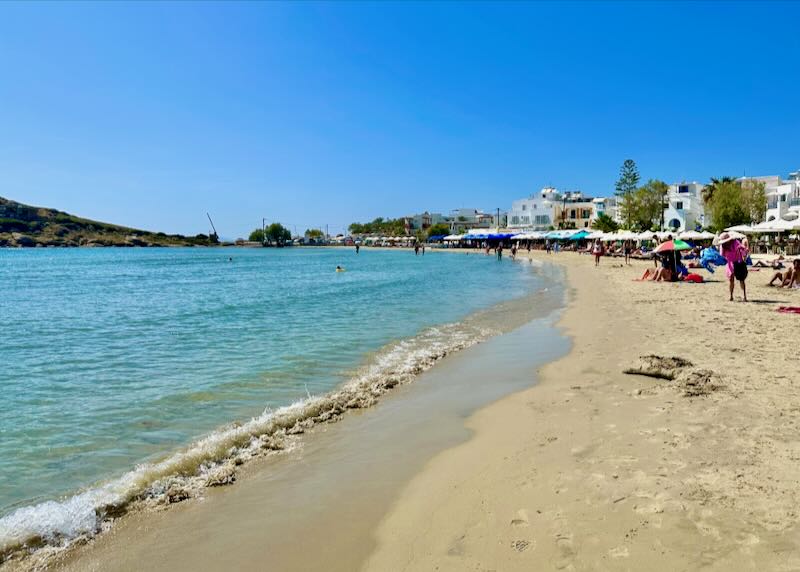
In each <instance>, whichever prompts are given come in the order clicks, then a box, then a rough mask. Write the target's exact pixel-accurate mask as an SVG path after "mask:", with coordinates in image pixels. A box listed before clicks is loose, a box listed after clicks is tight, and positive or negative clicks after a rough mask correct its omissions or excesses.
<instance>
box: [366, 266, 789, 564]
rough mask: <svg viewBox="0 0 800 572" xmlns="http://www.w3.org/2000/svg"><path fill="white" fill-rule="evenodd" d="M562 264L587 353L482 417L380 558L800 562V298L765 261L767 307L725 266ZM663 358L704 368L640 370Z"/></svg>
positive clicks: (382, 531)
mask: <svg viewBox="0 0 800 572" xmlns="http://www.w3.org/2000/svg"><path fill="white" fill-rule="evenodd" d="M522 256H524V255H522ZM534 256H535V257H536V258H540V259H541V258H545V257H546V255H543V254H539V253H535V254H534ZM547 259H548V260H552V261H555V262H557V263H559V264H563V265H565V266H566V268H567V271H568V276H569V282H570V284H571V286H572V301H571V303H570V306H569V309H568V311H567V312H566V313H565V315H564V318H563V321H562V326H563V328H564V329H565V330H566V331H567V332H568V333H569V335H570V336H572V338H573V341H574V347H573V350H572V352H571V353H570V354H569V355H568V356H566V357H564V358H563V359H561V360H559V361H557V362H555V363H552V364H550V365H548V366H547V367H545V368H544V370H543V371H542V378H541V381H540V383H539V384H538V385H537V386H535V387H532V388H531V389H529V390H527V391H523V392H521V393H517V394H515V395H513V396H511V397H508V398H506V399H503V400H501V401H499V402H497V403H495V404H493V405H491V406H489V407H486V408H485V409H483V410H482V411H480V412H479V413H477V414H476V415H475V416H473V417H472V418H471V419H470V420H469V422H468V424H469V426H470V427H471V428H472V429H473V430H474V437H473V438H472V439H471V440H470V441H469V442H467V443H465V444H463V445H461V446H458V447H456V448H453V449H451V450H448V451H446V452H445V453H443V454H441V455H439V456H438V457H437V458H435V459H434V460H433V461H432V462H431V463H429V464H428V465H427V466H426V468H425V470H424V471H423V472H422V473H420V474H418V475H417V476H416V477H415V478H414V479H413V481H412V482H411V484H410V485H409V486H408V487H407V488H406V489H405V490H404V492H403V494H402V495H401V496H400V498H399V499H398V500H397V501H396V502H395V504H394V507H393V509H392V511H391V512H390V514H388V515H387V516H386V518H385V519H384V520H383V522H382V524H381V526H380V528H379V530H378V533H377V535H378V538H379V547H378V549H377V550H376V551H375V552H374V553H373V554H372V555H371V557H370V558H369V560H368V562H367V564H366V566H365V569H366V570H798V569H800V532H799V531H798V519H800V514H798V506H800V487H798V485H799V484H800V463H798V461H799V460H800V441H798V438H797V435H798V429H799V425H798V424H799V423H800V395H799V394H800V375H798V371H797V342H796V332H797V331H798V327H800V322H798V316H796V315H785V314H781V313H778V312H776V308H777V306H778V305H781V304H784V305H790V304H791V305H800V291H797V290H794V291H787V290H780V289H774V288H767V287H765V286H764V284H765V283H766V282H767V281H768V276H771V271H761V272H751V274H750V278H749V280H748V283H749V286H750V289H749V297H750V299H751V302H750V303H747V304H744V303H736V302H734V303H730V302H728V301H727V283H726V281H725V277H724V272H723V269H720V270H719V271H718V272H717V273H716V274H714V275H712V277H711V280H715V281H714V282H709V283H706V284H700V285H693V284H670V283H650V282H647V283H642V282H636V281H633V278H634V277H635V276H638V275H639V274H641V271H642V269H643V267H646V266H647V265H648V264H649V263H646V262H636V263H634V265H633V266H632V267H625V266H623V265H622V264H621V262H619V261H617V260H614V259H604V260H603V261H602V265H601V266H600V267H599V268H594V266H593V262H592V261H591V259H590V257H589V256H579V255H575V254H570V253H562V254H559V255H557V256H554V255H551V256H549V257H547ZM737 289H738V287H737ZM738 296H739V292H738V290H737V297H738ZM648 354H656V355H660V356H678V357H681V358H684V359H686V360H688V361H689V362H691V364H692V365H691V366H687V367H686V368H685V369H686V371H684V373H682V374H680V376H678V378H677V379H676V380H675V381H666V380H659V379H654V378H649V377H643V376H638V375H625V374H624V373H622V372H623V370H625V369H627V368H631V367H637V365H638V362H639V356H644V355H648Z"/></svg>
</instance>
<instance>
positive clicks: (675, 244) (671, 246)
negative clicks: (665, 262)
mask: <svg viewBox="0 0 800 572" xmlns="http://www.w3.org/2000/svg"><path fill="white" fill-rule="evenodd" d="M691 249H692V246H691V245H690V244H688V243H686V242H684V241H682V240H668V241H667V242H662V243H661V244H659V245H658V246H657V247H656V249H655V250H654V251H653V252H656V253H660V252H667V251H670V250H691Z"/></svg>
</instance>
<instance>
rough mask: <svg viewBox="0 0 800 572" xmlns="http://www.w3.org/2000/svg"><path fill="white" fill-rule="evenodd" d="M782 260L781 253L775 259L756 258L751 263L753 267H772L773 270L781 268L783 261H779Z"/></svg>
mask: <svg viewBox="0 0 800 572" xmlns="http://www.w3.org/2000/svg"><path fill="white" fill-rule="evenodd" d="M782 260H783V255H781V256H779V257H778V258H776V259H775V260H769V261H767V260H757V261H756V262H755V263H753V268H774V269H775V270H778V269H780V268H783V262H781V261H782Z"/></svg>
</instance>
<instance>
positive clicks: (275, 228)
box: [266, 222, 292, 246]
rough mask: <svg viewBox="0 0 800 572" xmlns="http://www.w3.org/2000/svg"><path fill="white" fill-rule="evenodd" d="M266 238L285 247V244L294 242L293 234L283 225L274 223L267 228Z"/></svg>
mask: <svg viewBox="0 0 800 572" xmlns="http://www.w3.org/2000/svg"><path fill="white" fill-rule="evenodd" d="M266 237H267V240H268V241H269V242H271V243H274V244H276V245H278V246H283V245H284V243H286V242H288V241H290V240H292V233H291V232H289V229H287V228H285V227H284V226H283V225H282V224H281V223H279V222H273V223H272V224H271V225H269V226H268V227H267V232H266Z"/></svg>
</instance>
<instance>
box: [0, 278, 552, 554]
mask: <svg viewBox="0 0 800 572" xmlns="http://www.w3.org/2000/svg"><path fill="white" fill-rule="evenodd" d="M544 278H546V277H544ZM543 282H544V283H545V284H547V283H548V281H547V280H546V279H545V280H543ZM562 302H563V299H562V296H561V294H560V293H558V292H556V291H555V290H550V289H548V288H542V289H540V290H538V291H536V292H534V293H532V294H530V295H528V296H525V297H523V298H519V299H516V300H511V301H508V302H503V303H501V304H498V305H496V306H494V307H492V308H489V309H487V310H482V311H480V312H476V313H475V314H472V315H471V316H469V317H467V318H466V319H464V320H463V321H461V322H456V323H451V324H445V325H440V326H435V327H430V328H427V329H425V330H423V331H422V332H420V333H419V334H417V335H416V336H414V337H411V338H407V339H404V340H400V341H397V342H394V343H391V344H389V345H387V346H384V348H382V349H381V350H379V351H378V352H376V353H375V354H374V355H372V356H371V358H370V359H369V360H368V362H367V364H366V365H365V366H363V367H361V368H360V369H359V370H357V371H356V372H355V373H354V374H353V375H352V377H351V378H350V379H349V380H348V381H347V382H345V383H344V384H343V385H341V386H340V387H339V388H338V389H336V390H334V391H332V392H330V393H327V394H325V395H321V396H312V395H309V396H308V397H307V398H306V399H303V400H301V401H298V402H295V403H293V404H291V405H288V406H286V407H281V408H279V409H275V410H265V411H264V412H263V413H262V414H261V415H259V416H257V417H254V418H252V419H250V420H249V421H246V422H242V423H233V424H230V425H227V426H224V427H221V428H220V429H218V430H216V431H214V432H212V433H210V434H209V435H207V436H205V437H203V438H201V439H199V440H197V441H195V442H194V443H192V444H190V445H188V446H187V447H185V448H183V449H181V450H179V451H177V452H174V453H172V454H170V455H169V456H167V457H166V458H164V459H163V460H161V461H157V462H152V463H143V464H141V465H138V466H137V467H135V468H134V469H133V470H131V471H129V472H128V473H126V474H124V475H122V476H121V477H119V478H116V479H113V480H110V481H108V482H105V483H102V484H99V485H97V486H94V487H92V488H89V489H87V490H84V491H82V492H79V493H77V494H75V495H73V496H71V497H68V498H66V499H64V500H60V501H47V502H42V503H39V504H36V505H32V506H25V507H21V508H18V509H16V510H15V511H13V512H11V513H10V514H8V515H6V516H4V517H2V518H0V564H3V563H4V562H7V561H9V560H12V559H14V560H16V559H22V558H25V557H27V556H29V555H31V554H32V553H34V552H36V551H39V552H40V554H42V557H43V558H47V557H48V553H58V552H60V551H61V550H62V549H64V548H66V547H69V546H71V545H73V544H75V543H79V542H83V541H86V540H88V539H91V538H92V537H94V536H95V535H97V534H98V533H100V532H102V531H104V530H107V529H109V528H110V527H111V524H112V522H113V520H114V519H116V518H119V517H120V516H122V515H124V514H125V513H127V512H130V511H133V510H147V509H152V508H163V507H164V506H168V505H171V504H174V503H177V502H181V501H184V500H187V499H190V498H194V497H198V496H201V495H202V494H203V490H204V489H205V488H207V487H213V486H222V485H227V484H231V483H233V482H235V480H236V474H237V469H238V467H239V466H240V465H242V464H244V463H246V462H248V461H250V460H252V459H254V458H258V457H264V456H266V455H270V454H276V453H280V452H285V451H287V450H290V449H292V448H294V447H296V446H297V445H298V444H299V442H300V439H301V437H300V436H301V435H302V434H303V433H305V432H306V431H307V430H309V429H311V428H312V427H314V426H315V425H317V424H320V423H330V422H334V421H337V420H339V419H340V418H341V417H342V416H343V415H344V414H345V413H346V412H347V411H348V410H351V409H361V408H365V407H370V406H371V405H373V404H375V403H376V402H377V401H378V399H379V398H380V397H381V396H382V395H384V394H385V393H386V392H387V391H390V390H391V389H392V388H394V387H396V386H398V385H403V384H407V383H409V382H411V381H413V379H414V378H416V377H417V376H418V375H419V374H420V373H422V372H424V371H426V370H428V369H430V368H431V367H433V365H434V364H435V363H436V362H438V361H439V360H441V359H442V358H444V357H445V356H447V355H448V354H451V353H453V352H457V351H459V350H462V349H465V348H467V347H470V346H472V345H475V344H477V343H479V342H481V341H484V340H486V339H488V338H489V337H491V336H493V335H496V334H499V333H502V332H504V331H509V330H511V329H514V328H516V327H519V326H521V325H523V324H524V323H527V322H528V321H530V320H532V319H533V318H534V317H535V316H538V315H547V314H549V313H550V312H552V311H553V310H555V309H556V308H557V307H558V306H560V304H561V303H562ZM42 549H44V550H42Z"/></svg>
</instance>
